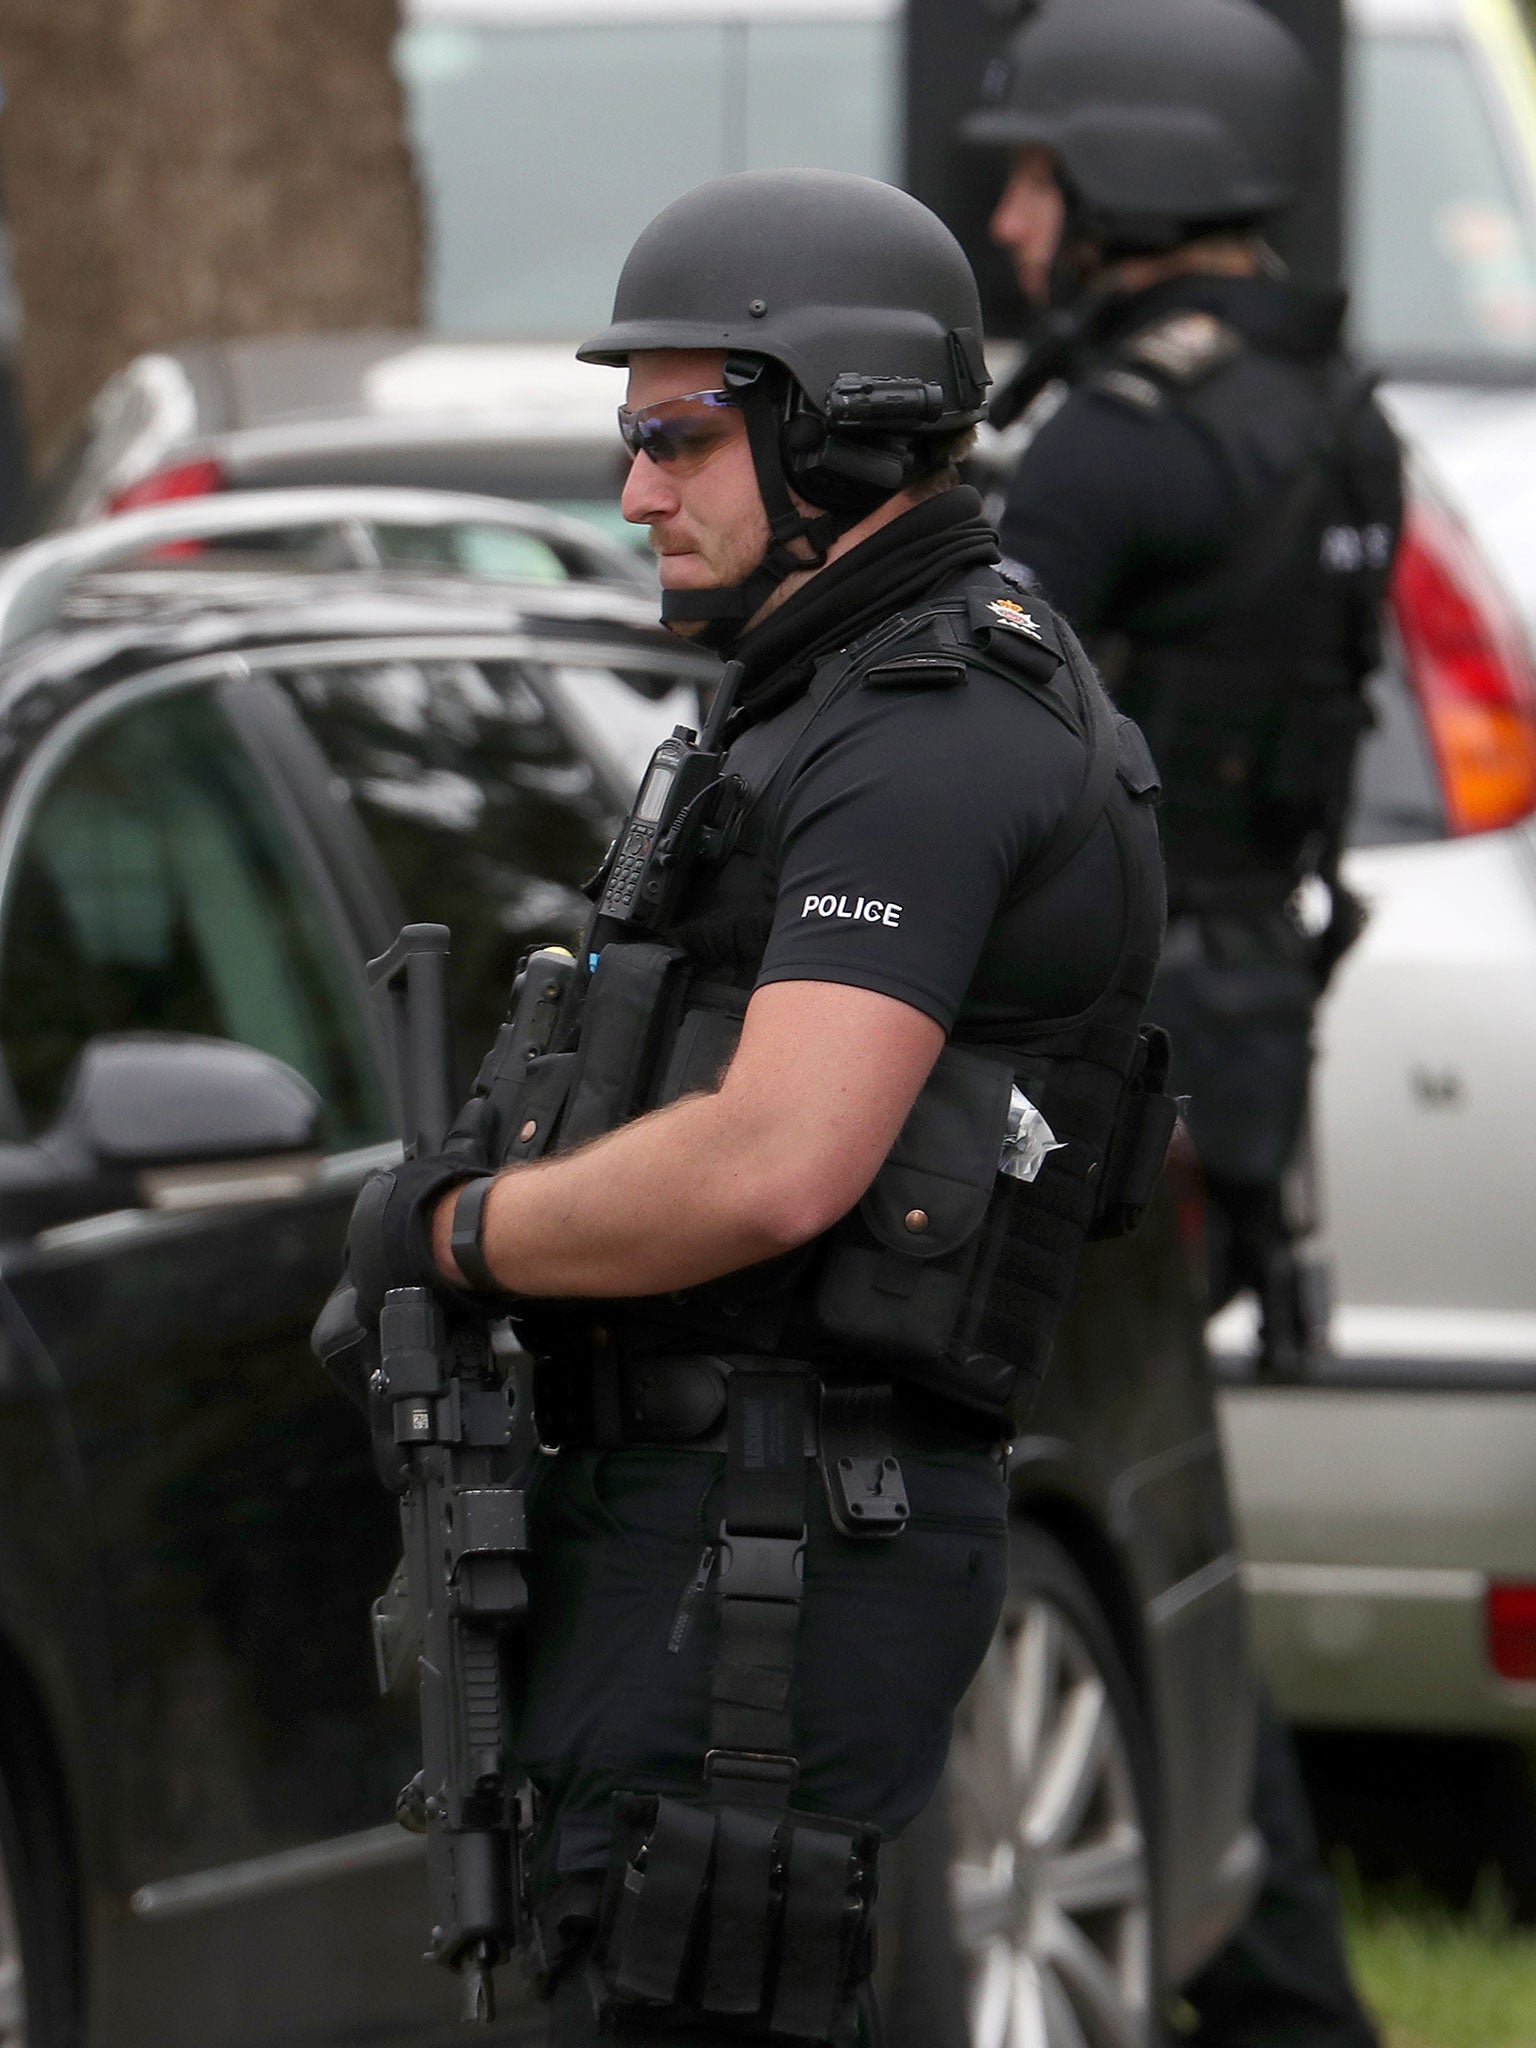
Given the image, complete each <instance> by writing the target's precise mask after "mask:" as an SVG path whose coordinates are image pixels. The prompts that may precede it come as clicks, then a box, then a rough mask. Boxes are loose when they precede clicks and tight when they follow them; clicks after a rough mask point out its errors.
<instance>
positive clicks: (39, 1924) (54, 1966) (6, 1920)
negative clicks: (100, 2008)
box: [0, 1776, 76, 2048]
mask: <svg viewBox="0 0 1536 2048" xmlns="http://www.w3.org/2000/svg"><path fill="white" fill-rule="evenodd" d="M44 1866H46V1867H44ZM62 1899H63V1870H62V1866H61V1865H59V1864H58V1861H57V1858H56V1856H54V1855H52V1854H50V1855H47V1856H44V1857H43V1858H41V1859H39V1858H36V1857H33V1856H31V1855H29V1852H28V1842H27V1836H26V1834H25V1833H24V1831H23V1829H22V1826H21V1823H20V1820H19V1819H18V1815H17V1808H16V1805H15V1803H14V1801H13V1799H12V1797H11V1793H10V1789H9V1787H8V1786H7V1784H6V1781H5V1778H4V1777H3V1776H0V2048H67V2044H69V2043H71V2042H73V2041H74V2040H75V2038H76V2036H75V2027H74V2018H73V2010H74V1998H73V1991H72V1987H71V1984H70V1966H69V1944H68V1941H67V1938H66V1937H65V1935H64V1932H63V1929H64V1921H63V1918H62Z"/></svg>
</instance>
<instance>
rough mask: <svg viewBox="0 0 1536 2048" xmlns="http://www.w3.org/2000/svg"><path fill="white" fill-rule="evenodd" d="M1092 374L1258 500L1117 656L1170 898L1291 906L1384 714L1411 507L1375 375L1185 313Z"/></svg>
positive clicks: (1319, 856) (1331, 852)
mask: <svg viewBox="0 0 1536 2048" xmlns="http://www.w3.org/2000/svg"><path fill="white" fill-rule="evenodd" d="M1087 385H1088V388H1090V389H1093V390H1096V391H1098V392H1101V393H1103V394H1105V395H1107V396H1110V397H1114V398H1117V399H1118V400H1120V401H1121V402H1123V403H1125V404H1127V405H1130V406H1133V407H1139V408H1141V409H1143V410H1146V411H1149V412H1156V411H1164V410H1168V409H1172V410H1173V411H1175V412H1177V413H1178V414H1179V415H1180V416H1181V417H1182V418H1183V419H1184V420H1185V421H1187V422H1188V423H1189V424H1190V425H1192V426H1193V427H1194V428H1195V429H1196V430H1197V431H1198V432H1199V433H1200V434H1201V435H1202V436H1203V437H1204V438H1205V440H1206V441H1207V443H1208V444H1209V446H1210V447H1211V448H1212V450H1213V451H1214V453H1215V454H1216V457H1217V459H1218V461H1219V462H1220V464H1221V466H1222V468H1223V470H1224V471H1225V473H1226V475H1227V477H1228V479H1229V481H1230V483H1231V485H1232V487H1233V490H1234V494H1235V496H1236V499H1237V502H1238V504H1239V505H1240V507H1241V508H1242V510H1241V516H1240V518H1239V521H1238V523H1237V526H1236V529H1235V539H1234V544H1233V546H1232V548H1231V549H1230V551H1229V552H1228V553H1227V555H1226V556H1224V557H1223V559H1222V560H1221V561H1220V562H1219V563H1218V564H1217V566H1216V567H1215V569H1214V570H1207V571H1203V572H1202V573H1201V574H1200V575H1199V576H1198V577H1196V578H1194V579H1192V580H1190V581H1187V582H1185V583H1183V584H1175V585H1174V586H1172V587H1171V588H1168V589H1166V590H1165V591H1163V592H1160V593H1159V594H1158V595H1157V596H1156V597H1155V598H1154V599H1153V600H1151V601H1149V602H1146V603H1143V604H1141V605H1140V606H1138V608H1137V609H1136V610H1135V612H1134V613H1133V614H1131V615H1130V616H1129V617H1125V618H1122V619H1121V620H1119V621H1117V625H1118V627H1119V630H1120V632H1121V634H1122V635H1123V641H1122V643H1121V645H1120V646H1119V648H1118V649H1107V650H1106V651H1105V654H1104V661H1105V670H1106V674H1107V675H1108V676H1109V678H1110V680H1111V683H1112V686H1113V687H1114V688H1115V693H1116V699H1117V701H1118V702H1119V703H1120V704H1121V705H1122V706H1123V708H1124V709H1125V710H1126V711H1127V712H1128V713H1129V714H1130V715H1131V716H1132V717H1133V718H1135V719H1136V720H1137V722H1138V723H1139V724H1140V725H1141V727H1142V730H1143V732H1144V733H1145V735H1146V738H1147V742H1148V744H1149V746H1150V747H1151V749H1152V754H1153V758H1154V759H1155V760H1156V762H1157V764H1158V768H1159V770H1160V772H1161V775H1162V778H1163V805H1162V821H1163V840H1164V851H1165V855H1166V858H1167V863H1168V882H1169V900H1170V908H1171V910H1173V911H1174V912H1175V913H1178V912H1180V911H1185V910H1195V909H1202V908H1212V909H1214V908H1242V907H1244V906H1248V905H1258V906H1262V905H1274V904H1277V903H1279V902H1281V901H1283V900H1284V899H1285V898H1286V897H1287V896H1288V895H1289V893H1290V892H1291V890H1292V889H1293V888H1294V886H1295V884H1296V883H1297V881H1299V880H1300V879H1301V878H1302V877H1303V876H1304V875H1306V874H1308V873H1316V872H1326V871H1327V870H1328V868H1329V866H1330V864H1331V862H1332V860H1333V859H1334V858H1336V855H1337V849H1338V843H1339V839H1340V835H1341V833H1342V830H1343V825H1344V818H1345V812H1346V809H1347V806H1348V800H1349V787H1350V777H1351V772H1352V769H1353V764H1354V759H1355V753H1356V749H1357V745H1358V742H1359V738H1360V735H1361V733H1362V732H1363V730H1364V729H1365V727H1366V726H1367V725H1368V724H1369V722H1370V713H1369V707H1368V705H1367V702H1366V699H1365V696H1364V691H1363V685H1364V683H1365V680H1366V678H1367V676H1368V675H1369V674H1370V672H1371V671H1372V669H1373V668H1374V667H1375V666H1376V664H1377V661H1378V659H1379V656H1380V646H1379V625H1378V621H1379V617H1380V609H1381V603H1382V599H1383V596H1384V593H1385V590H1386V585H1387V580H1388V575H1389V572H1390V568H1391V562H1392V554H1393V550H1394V548H1395V546H1396V541H1397V532H1398V526H1399V523H1400V518H1401V485H1400V478H1399V472H1398V463H1397V458H1396V450H1395V444H1394V442H1393V440H1392V437H1391V434H1390V431H1389V430H1388V429H1387V428H1386V425H1385V422H1384V421H1383V420H1382V418H1381V416H1380V414H1379V413H1378V412H1377V410H1376V407H1375V404H1374V401H1373V398H1372V395H1371V393H1372V380H1371V379H1370V378H1369V377H1367V376H1364V375H1362V373H1361V372H1360V371H1359V370H1357V369H1356V368H1355V367H1354V366H1352V365H1351V364H1350V363H1349V362H1347V361H1346V360H1345V358H1343V357H1342V356H1341V355H1339V354H1338V353H1336V352H1335V353H1331V354H1318V355H1311V356H1301V355H1295V356H1292V355H1284V354H1280V353H1275V352H1271V351H1270V350H1269V349H1267V348H1261V347H1259V346H1258V345H1256V344H1255V343H1253V342H1252V341H1250V340H1249V339H1247V338H1246V337H1245V336H1244V335H1243V334H1242V333H1241V332H1240V331H1239V330H1238V329H1237V328H1236V327H1235V326H1232V325H1230V324H1228V323H1227V322H1226V321H1225V320H1223V319H1221V318H1219V317H1218V316H1217V314H1216V313H1214V312H1210V311H1206V310H1199V309H1185V310H1181V311H1176V312H1173V313H1171V314H1169V313H1166V312H1165V313H1163V314H1161V315H1160V316H1159V317H1158V318H1157V319H1155V320H1154V321H1153V322H1152V323H1151V324H1150V325H1147V326H1143V327H1141V328H1139V329H1138V330H1136V331H1135V332H1133V333H1132V334H1131V335H1129V336H1128V337H1127V338H1125V339H1123V340H1122V341H1121V342H1120V343H1119V344H1118V345H1117V347H1116V350H1115V353H1114V355H1113V357H1112V358H1111V359H1110V360H1109V361H1108V362H1107V363H1106V364H1104V365H1102V366H1101V367H1100V368H1099V369H1097V370H1096V371H1095V372H1094V373H1093V374H1092V375H1091V376H1090V377H1089V378H1088V380H1087Z"/></svg>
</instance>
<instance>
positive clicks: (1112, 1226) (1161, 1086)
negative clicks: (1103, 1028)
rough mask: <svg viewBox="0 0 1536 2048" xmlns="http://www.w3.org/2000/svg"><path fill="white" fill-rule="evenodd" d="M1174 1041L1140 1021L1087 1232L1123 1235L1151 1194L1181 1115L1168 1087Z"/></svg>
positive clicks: (1156, 1025) (1102, 1235) (1090, 1234)
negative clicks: (1134, 1048)
mask: <svg viewBox="0 0 1536 2048" xmlns="http://www.w3.org/2000/svg"><path fill="white" fill-rule="evenodd" d="M1171 1057H1172V1046H1171V1043H1170V1040H1169V1037H1168V1034H1167V1032H1166V1031H1164V1030H1163V1028H1162V1026H1161V1025H1159V1024H1143V1025H1142V1027H1141V1030H1140V1032H1139V1034H1138V1036H1137V1041H1136V1055H1135V1059H1134V1061H1133V1063H1132V1066H1131V1072H1130V1076H1129V1078H1128V1079H1127V1081H1126V1084H1125V1087H1124V1088H1123V1090H1122V1091H1121V1095H1120V1103H1119V1107H1118V1109H1117V1110H1116V1112H1115V1121H1114V1127H1113V1129H1112V1130H1111V1132H1110V1136H1109V1144H1108V1147H1107V1148H1106V1151H1105V1158H1104V1171H1103V1173H1102V1175H1101V1176H1100V1179H1099V1190H1098V1199H1097V1201H1096V1203H1095V1205H1094V1212H1093V1223H1092V1226H1091V1228H1090V1230H1089V1233H1088V1234H1089V1236H1090V1237H1124V1236H1126V1235H1128V1233H1129V1232H1131V1231H1133V1230H1134V1229H1135V1228H1136V1226H1137V1224H1138V1223H1139V1222H1140V1221H1141V1217H1142V1211H1143V1210H1144V1209H1145V1208H1146V1206H1147V1204H1148V1202H1150V1201H1151V1199H1152V1194H1153V1190H1154V1189H1155V1188H1156V1186H1157V1180H1158V1175H1159V1174H1160V1173H1161V1172H1162V1170H1163V1161H1164V1160H1165V1159H1166V1158H1167V1156H1168V1147H1169V1144H1170V1143H1171V1142H1172V1139H1173V1130H1174V1125H1175V1124H1176V1123H1177V1122H1178V1120H1179V1105H1178V1103H1177V1102H1176V1101H1175V1100H1174V1098H1173V1097H1172V1096H1171V1095H1170V1094H1169V1093H1168V1067H1169V1061H1170V1059H1171Z"/></svg>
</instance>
